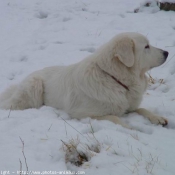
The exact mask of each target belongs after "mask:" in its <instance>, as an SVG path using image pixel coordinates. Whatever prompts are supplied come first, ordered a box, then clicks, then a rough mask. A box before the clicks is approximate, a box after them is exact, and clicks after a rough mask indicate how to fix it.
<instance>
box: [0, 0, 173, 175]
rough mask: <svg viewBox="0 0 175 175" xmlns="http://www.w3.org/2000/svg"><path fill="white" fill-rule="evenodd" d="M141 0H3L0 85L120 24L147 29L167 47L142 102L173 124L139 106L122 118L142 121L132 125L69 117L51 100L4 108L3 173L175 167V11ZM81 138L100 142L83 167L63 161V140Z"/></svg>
mask: <svg viewBox="0 0 175 175" xmlns="http://www.w3.org/2000/svg"><path fill="white" fill-rule="evenodd" d="M142 2H143V1H140V0H134V1H133V0H88V1H86V0H52V1H49V0H26V1H22V0H13V1H10V0H6V1H0V63H1V64H0V92H2V91H3V90H4V89H5V88H7V87H8V86H9V85H11V84H14V83H18V82H20V81H21V80H22V79H23V78H24V77H26V76H27V75H28V74H29V73H31V72H33V71H35V70H38V69H41V68H43V67H46V66H52V65H69V64H72V63H75V62H78V61H80V60H82V59H84V58H85V57H86V56H88V55H90V54H91V53H92V52H94V51H95V50H96V48H98V47H99V46H100V45H101V44H103V43H105V42H106V41H108V40H109V39H110V38H112V37H113V36H114V35H116V34H118V33H121V32H126V31H133V32H139V33H142V34H144V35H146V36H147V37H148V39H149V40H150V43H151V44H152V45H155V46H157V47H160V48H162V49H165V50H167V51H169V57H168V60H167V62H166V63H165V64H164V65H163V66H161V67H158V68H155V69H154V70H152V71H150V72H149V73H150V75H151V76H152V78H153V80H152V81H153V83H154V84H153V83H150V85H149V87H148V90H147V93H146V94H145V95H144V101H143V103H142V106H144V107H145V108H147V109H150V110H151V111H153V112H155V113H157V114H159V115H162V116H165V117H167V119H168V121H169V124H168V126H167V127H162V126H155V125H153V124H151V123H150V122H149V121H148V120H147V119H144V118H143V117H141V116H138V115H137V114H135V113H133V114H129V115H126V116H125V117H124V118H123V120H124V121H125V122H127V123H128V124H130V125H131V126H133V127H134V128H135V129H136V130H128V129H125V128H122V127H121V126H118V125H115V124H113V123H111V122H108V121H96V120H91V122H90V119H83V120H81V121H78V120H75V119H70V117H69V116H68V115H67V114H65V113H64V112H63V111H59V110H56V109H53V108H50V107H45V106H44V107H42V108H41V109H28V110H24V111H5V110H0V174H3V173H4V174H5V171H9V173H11V174H17V173H18V172H17V170H18V171H19V170H20V169H21V170H27V168H28V170H29V171H38V173H39V172H41V173H42V172H43V171H45V172H43V174H44V173H45V174H51V172H46V171H57V172H59V171H65V170H71V171H84V172H85V174H88V175H116V174H118V175H131V174H138V175H147V174H152V175H174V174H175V12H172V11H170V12H164V11H159V9H158V8H157V7H156V6H155V5H154V4H153V5H152V6H151V7H143V6H141V7H140V4H142ZM138 7H140V10H139V12H138V13H133V11H134V10H135V9H136V8H138ZM77 138H78V139H79V141H80V142H81V143H83V144H84V145H85V144H87V145H89V147H98V148H99V153H98V151H96V152H97V153H96V152H94V153H93V156H92V157H91V159H90V160H89V161H88V162H86V163H84V164H83V165H82V166H80V167H76V166H74V165H71V164H70V163H69V162H68V163H67V164H66V163H65V150H64V149H63V147H64V146H63V145H64V144H63V142H65V143H68V142H69V140H71V139H73V140H76V139H77ZM21 139H22V141H23V142H24V147H23V144H22V141H21ZM61 140H62V141H63V142H62V141H61ZM23 148H24V155H25V156H24V155H23V152H22V150H23ZM79 149H84V148H82V147H81V148H79ZM25 158H26V163H25ZM20 161H21V163H20ZM20 166H22V168H20ZM52 173H54V172H52ZM57 174H58V173H57Z"/></svg>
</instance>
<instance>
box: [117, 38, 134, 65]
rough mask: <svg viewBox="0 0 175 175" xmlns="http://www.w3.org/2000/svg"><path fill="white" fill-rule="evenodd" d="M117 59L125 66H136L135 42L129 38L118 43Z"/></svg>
mask: <svg viewBox="0 0 175 175" xmlns="http://www.w3.org/2000/svg"><path fill="white" fill-rule="evenodd" d="M114 56H115V57H117V58H118V59H119V60H120V61H121V62H122V63H123V64H124V65H125V66H127V67H132V66H133V65H134V41H133V40H132V39H130V38H129V37H122V38H121V39H119V40H118V41H117V43H116V50H115V55H114Z"/></svg>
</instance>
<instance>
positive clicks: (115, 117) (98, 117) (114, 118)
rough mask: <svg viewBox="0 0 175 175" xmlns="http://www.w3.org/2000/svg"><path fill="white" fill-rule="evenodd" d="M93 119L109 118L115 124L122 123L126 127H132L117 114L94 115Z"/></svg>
mask: <svg viewBox="0 0 175 175" xmlns="http://www.w3.org/2000/svg"><path fill="white" fill-rule="evenodd" d="M91 118H92V119H96V120H108V121H111V122H113V123H115V124H118V125H121V126H123V127H124V128H128V129H132V128H131V127H130V126H128V125H127V124H125V123H123V122H122V121H121V120H120V118H119V117H117V116H115V115H106V116H93V117H91Z"/></svg>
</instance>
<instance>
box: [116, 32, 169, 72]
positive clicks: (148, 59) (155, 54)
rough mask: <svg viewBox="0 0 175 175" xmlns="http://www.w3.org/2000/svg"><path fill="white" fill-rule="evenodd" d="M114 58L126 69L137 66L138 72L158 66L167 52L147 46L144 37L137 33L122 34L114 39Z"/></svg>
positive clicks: (147, 43)
mask: <svg viewBox="0 0 175 175" xmlns="http://www.w3.org/2000/svg"><path fill="white" fill-rule="evenodd" d="M114 52H115V53H114V57H117V58H118V59H119V61H120V62H122V63H123V64H124V65H125V66H126V67H133V66H134V65H137V66H138V67H139V68H140V70H143V71H144V72H146V71H147V70H149V69H151V68H153V67H157V66H160V65H161V64H163V63H164V62H165V61H166V59H167V57H168V52H167V51H164V50H161V49H159V48H156V47H153V46H151V45H150V44H149V41H148V40H147V38H146V37H144V36H143V35H141V34H138V33H123V34H120V35H118V36H117V37H116V38H115V51H114Z"/></svg>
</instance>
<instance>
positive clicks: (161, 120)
mask: <svg viewBox="0 0 175 175" xmlns="http://www.w3.org/2000/svg"><path fill="white" fill-rule="evenodd" d="M135 112H137V113H138V114H139V115H142V116H143V117H146V118H148V119H149V120H150V122H151V123H153V124H157V125H158V124H160V125H162V126H166V125H167V124H168V120H167V119H166V118H164V117H161V116H158V115H155V114H153V113H152V112H150V111H148V110H146V109H144V108H139V109H136V110H135Z"/></svg>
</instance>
